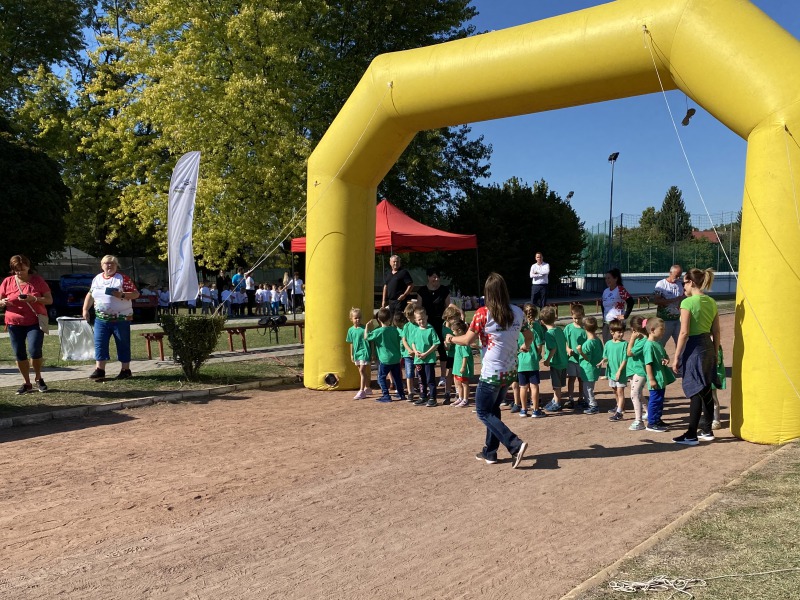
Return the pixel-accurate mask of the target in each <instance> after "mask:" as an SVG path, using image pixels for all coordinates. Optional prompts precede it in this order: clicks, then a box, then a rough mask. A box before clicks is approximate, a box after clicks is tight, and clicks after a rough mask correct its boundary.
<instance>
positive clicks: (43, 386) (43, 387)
mask: <svg viewBox="0 0 800 600" xmlns="http://www.w3.org/2000/svg"><path fill="white" fill-rule="evenodd" d="M36 387H37V388H39V391H40V392H46V391H47V384H46V383H45V382H44V379H37V380H36Z"/></svg>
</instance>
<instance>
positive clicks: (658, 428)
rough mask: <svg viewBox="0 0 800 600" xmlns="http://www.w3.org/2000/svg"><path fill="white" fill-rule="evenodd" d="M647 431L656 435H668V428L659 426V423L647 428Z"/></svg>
mask: <svg viewBox="0 0 800 600" xmlns="http://www.w3.org/2000/svg"><path fill="white" fill-rule="evenodd" d="M646 429H647V431H655V432H656V433H666V432H667V428H666V427H663V426H661V425H659V424H658V423H654V424H653V425H648V426H647V427H646Z"/></svg>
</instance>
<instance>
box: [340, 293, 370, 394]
mask: <svg viewBox="0 0 800 600" xmlns="http://www.w3.org/2000/svg"><path fill="white" fill-rule="evenodd" d="M350 322H351V323H352V324H353V326H352V327H351V328H350V329H348V330H347V337H346V338H345V342H347V343H348V344H350V358H351V359H352V361H353V364H354V365H355V366H356V368H358V374H359V375H360V377H361V383H360V386H359V388H358V392H357V393H356V395H355V396H353V400H363V399H364V398H366V397H367V396H369V395H371V394H372V391H371V390H370V370H369V355H370V350H369V344H368V343H367V340H366V339H364V328H363V327H362V326H361V309H360V308H351V309H350Z"/></svg>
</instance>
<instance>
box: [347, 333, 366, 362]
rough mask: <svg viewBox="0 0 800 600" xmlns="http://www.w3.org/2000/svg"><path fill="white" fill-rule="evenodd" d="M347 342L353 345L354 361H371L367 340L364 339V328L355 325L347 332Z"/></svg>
mask: <svg viewBox="0 0 800 600" xmlns="http://www.w3.org/2000/svg"><path fill="white" fill-rule="evenodd" d="M345 341H346V342H347V343H348V344H353V360H367V361H368V360H369V359H370V351H369V344H367V340H365V339H364V328H363V327H356V326H355V325H354V326H353V327H351V328H350V329H348V330H347V338H346V339H345Z"/></svg>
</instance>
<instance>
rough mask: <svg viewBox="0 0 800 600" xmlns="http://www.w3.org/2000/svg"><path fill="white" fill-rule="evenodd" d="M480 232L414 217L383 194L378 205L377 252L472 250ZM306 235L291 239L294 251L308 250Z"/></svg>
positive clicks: (376, 217) (376, 211) (376, 219)
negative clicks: (438, 225)
mask: <svg viewBox="0 0 800 600" xmlns="http://www.w3.org/2000/svg"><path fill="white" fill-rule="evenodd" d="M477 247H478V236H476V235H462V234H459V233H449V232H447V231H442V230H441V229H434V228H433V227H428V226H427V225H423V224H422V223H420V222H419V221H415V220H414V219H412V218H411V217H409V216H408V215H407V214H405V213H404V212H403V211H402V210H400V209H399V208H397V207H396V206H395V205H393V204H392V203H391V202H389V201H388V200H386V198H384V199H383V200H381V201H380V203H379V204H378V206H377V207H375V252H377V253H379V254H388V253H395V252H435V251H437V250H443V251H448V250H471V249H473V248H477ZM305 251H306V238H304V237H302V238H294V239H293V240H292V252H305Z"/></svg>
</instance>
